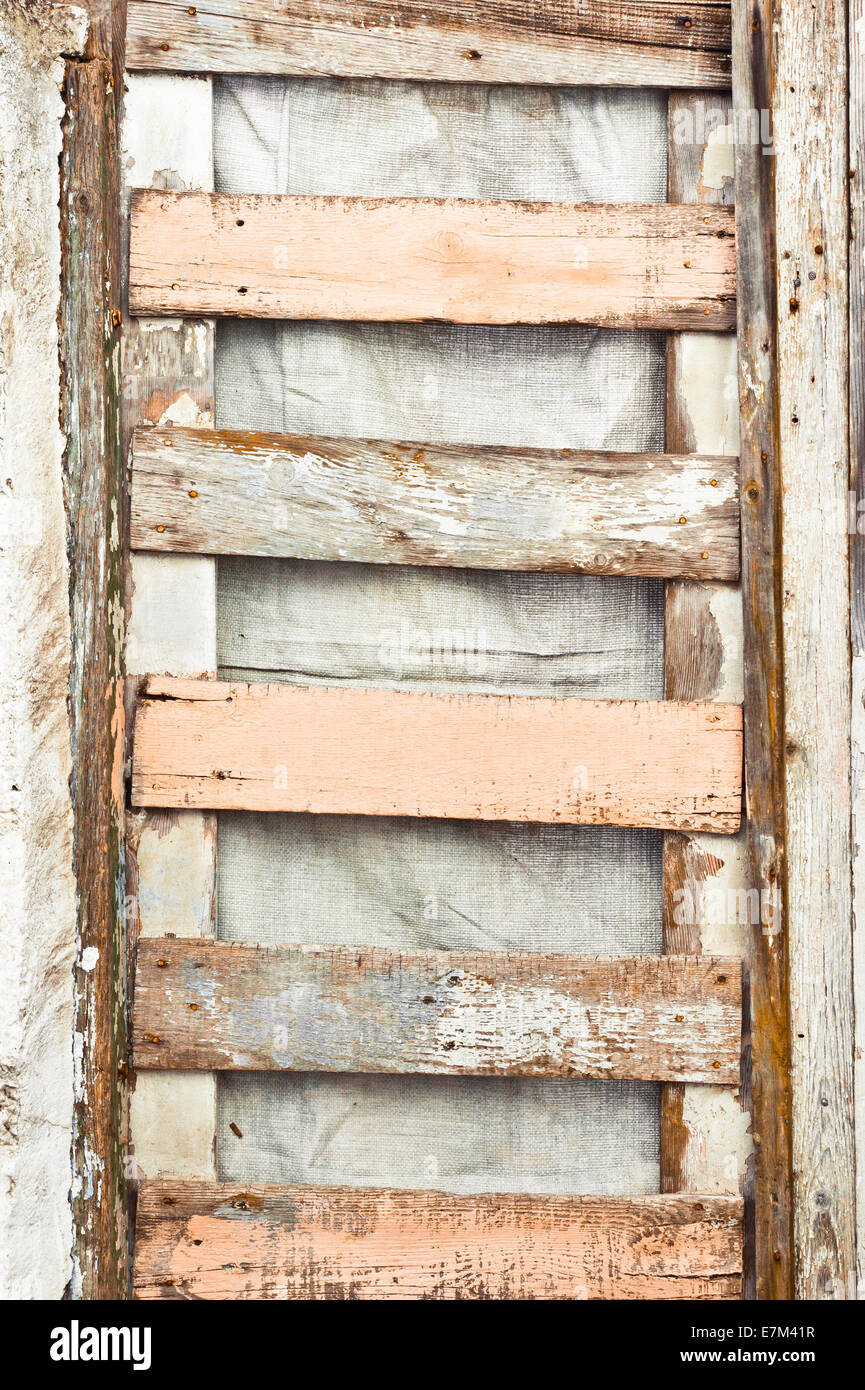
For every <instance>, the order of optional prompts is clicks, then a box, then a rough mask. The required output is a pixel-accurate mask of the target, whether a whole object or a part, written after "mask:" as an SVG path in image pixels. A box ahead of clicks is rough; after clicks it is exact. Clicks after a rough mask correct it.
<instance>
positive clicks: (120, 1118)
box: [61, 58, 129, 1298]
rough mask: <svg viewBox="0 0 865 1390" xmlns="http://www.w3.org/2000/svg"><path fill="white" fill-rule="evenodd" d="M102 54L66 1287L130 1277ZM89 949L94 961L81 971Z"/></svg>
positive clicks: (119, 531)
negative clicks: (70, 1263) (72, 1228)
mask: <svg viewBox="0 0 865 1390" xmlns="http://www.w3.org/2000/svg"><path fill="white" fill-rule="evenodd" d="M112 83H113V79H112V69H111V63H110V61H108V60H107V59H103V58H93V59H91V60H89V61H87V62H83V63H70V64H69V65H68V66H67V70H66V129H65V148H64V156H63V161H62V166H61V168H62V175H63V193H62V200H61V214H62V219H63V222H62V229H63V237H64V246H63V252H64V263H63V268H64V308H63V313H62V325H63V342H62V358H63V369H64V384H65V392H64V408H63V426H64V429H65V431H66V434H67V453H66V470H65V471H66V488H67V506H68V510H69V554H70V561H71V589H70V598H71V610H72V633H73V643H72V670H71V675H70V715H71V736H72V776H71V779H70V786H71V791H72V803H73V808H74V812H75V826H76V829H75V873H76V878H77V881H78V937H79V965H80V968H79V970H78V971H77V972H76V977H75V981H76V1014H77V1018H76V1029H77V1032H76V1103H75V1140H74V1158H73V1163H74V1179H73V1210H74V1212H75V1219H76V1227H77V1235H76V1246H75V1273H74V1276H73V1283H72V1292H73V1293H74V1294H76V1295H77V1296H79V1297H83V1298H117V1297H123V1296H124V1295H125V1294H126V1292H127V1289H128V1280H129V1271H128V1259H127V1193H126V1186H127V1184H126V1176H127V1175H126V1139H127V1125H126V1095H125V1088H124V1085H123V1077H124V1076H125V1073H126V1068H127V1039H126V998H125V994H126V989H125V986H126V980H125V972H126V951H125V940H124V936H125V919H124V899H125V858H124V844H123V820H124V811H123V807H124V799H125V798H124V787H123V756H124V743H125V729H124V708H123V705H124V701H123V683H124V676H123V638H124V611H123V571H122V564H123V558H122V557H123V549H124V546H125V510H126V497H125V475H124V470H123V466H122V455H121V448H120V417H119V344H118V340H117V335H116V328H115V311H116V309H117V304H118V301H119V298H120V245H119V228H118V219H117V205H118V177H117V154H116V150H117V146H116V126H115V105H114V93H113V86H112ZM85 958H86V959H87V960H88V961H92V962H93V964H92V968H90V969H85V968H84V962H85Z"/></svg>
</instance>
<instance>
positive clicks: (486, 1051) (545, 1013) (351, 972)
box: [134, 937, 742, 1084]
mask: <svg viewBox="0 0 865 1390" xmlns="http://www.w3.org/2000/svg"><path fill="white" fill-rule="evenodd" d="M741 974H742V972H741V965H740V963H739V962H738V961H735V960H733V961H730V960H725V959H724V958H717V959H715V958H710V957H705V958H702V959H700V960H696V959H689V958H688V957H686V956H666V957H665V956H647V957H632V958H630V959H615V958H612V957H600V958H594V957H579V956H564V955H549V954H544V953H542V952H531V953H523V952H518V951H516V952H501V953H495V952H490V951H481V952H477V951H476V952H464V951H420V950H414V951H392V950H387V949H382V948H374V947H366V948H364V947H354V946H330V947H323V946H276V947H270V948H268V947H261V946H243V945H236V944H231V943H229V942H223V941H219V942H207V941H178V940H174V939H172V938H169V937H164V938H162V939H161V940H157V941H143V942H141V944H140V946H139V952H138V968H137V971H136V975H135V1021H134V1048H135V1062H136V1066H138V1067H155V1068H171V1069H174V1070H190V1071H192V1070H201V1069H208V1068H212V1069H214V1070H216V1071H336V1072H397V1073H426V1072H429V1073H435V1074H437V1075H456V1076H593V1077H607V1078H611V1079H626V1080H627V1079H630V1080H645V1081H669V1080H677V1081H682V1080H689V1081H702V1082H713V1083H716V1084H717V1083H718V1082H721V1081H726V1082H735V1081H736V1080H737V1079H738V1075H739V1041H740V1032H741V1025H742V981H741Z"/></svg>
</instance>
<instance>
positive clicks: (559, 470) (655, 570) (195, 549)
mask: <svg viewBox="0 0 865 1390" xmlns="http://www.w3.org/2000/svg"><path fill="white" fill-rule="evenodd" d="M133 459H134V466H133V486H132V544H133V547H134V548H136V549H138V550H155V551H180V552H187V553H194V554H202V555H268V556H288V557H293V558H298V559H312V560H349V561H351V560H354V561H361V562H364V563H372V564H404V565H456V566H462V567H465V568H469V569H497V570H524V571H525V570H546V571H556V570H558V571H568V570H580V571H583V572H585V573H589V574H638V575H656V576H657V575H660V576H668V575H690V576H693V577H698V578H710V577H714V578H721V579H734V578H736V576H737V575H738V572H739V505H738V492H739V489H738V461H737V460H736V459H735V458H732V459H730V458H711V457H706V458H697V457H669V456H666V455H662V454H619V453H585V452H578V451H576V450H572V449H560V450H553V449H548V450H532V449H514V448H495V449H493V448H478V447H473V446H457V445H433V444H415V443H408V442H405V441H400V442H387V441H382V440H369V439H323V438H318V437H310V436H297V435H289V434H259V433H253V432H250V431H241V430H200V429H190V430H184V429H178V428H176V427H175V428H170V429H146V428H144V429H139V430H137V431H136V433H135V439H134V449H133Z"/></svg>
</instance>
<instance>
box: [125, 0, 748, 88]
mask: <svg viewBox="0 0 865 1390" xmlns="http://www.w3.org/2000/svg"><path fill="white" fill-rule="evenodd" d="M686 20H687V22H686ZM128 45H129V53H128V63H129V67H130V68H132V69H135V68H143V69H148V70H150V69H157V70H162V71H166V70H167V71H173V72H214V73H216V72H230V73H260V74H284V75H290V74H297V75H298V76H304V77H317V76H320V77H331V76H333V77H391V78H398V79H401V80H406V79H420V80H427V81H435V82H448V81H450V82H514V83H526V82H528V83H533V84H535V83H552V84H559V83H561V84H566V85H570V86H574V85H585V84H601V85H603V86H622V85H629V86H636V87H650V86H661V87H699V88H701V89H703V90H705V89H710V88H718V87H729V85H730V6H729V3H707V2H706V0H697V3H692V4H689V5H688V6H687V7H686V9H682V7H681V6H680V5H677V4H675V3H674V2H673V0H580V3H579V4H577V5H574V4H567V3H564V0H554V3H541V2H540V0H472V3H469V4H465V3H460V0H434V3H432V4H428V3H426V0H398V3H396V4H390V5H384V4H382V3H380V2H379V0H326V3H324V4H312V3H311V0H279V3H276V2H275V0H265V3H258V0H207V3H206V5H205V6H200V7H190V6H187V5H182V4H178V3H176V0H175V2H174V3H172V0H131V2H130V4H129V30H128Z"/></svg>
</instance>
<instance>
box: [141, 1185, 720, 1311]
mask: <svg viewBox="0 0 865 1390" xmlns="http://www.w3.org/2000/svg"><path fill="white" fill-rule="evenodd" d="M741 1221H742V1204H741V1201H740V1200H739V1199H738V1198H737V1197H729V1196H723V1197H719V1196H705V1197H704V1196H687V1197H683V1196H664V1197H630V1198H628V1197H552V1196H526V1195H523V1194H518V1195H507V1194H500V1193H493V1194H482V1195H469V1196H455V1195H453V1194H451V1193H447V1192H407V1191H395V1190H393V1189H388V1188H381V1189H365V1188H350V1187H335V1188H324V1187H265V1186H259V1185H253V1186H249V1187H238V1186H236V1185H232V1184H230V1183H206V1182H156V1183H146V1184H145V1185H144V1187H143V1189H142V1191H141V1193H140V1196H139V1202H138V1239H137V1243H136V1254H135V1293H136V1297H137V1298H142V1299H157V1298H169V1299H190V1298H202V1299H232V1300H234V1299H302V1300H310V1299H331V1300H332V1299H384V1298H396V1299H490V1300H508V1299H533V1298H538V1299H653V1298H658V1299H721V1298H726V1299H736V1298H738V1297H739V1295H740V1291H741V1282H742V1281H741V1270H742V1231H741Z"/></svg>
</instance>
